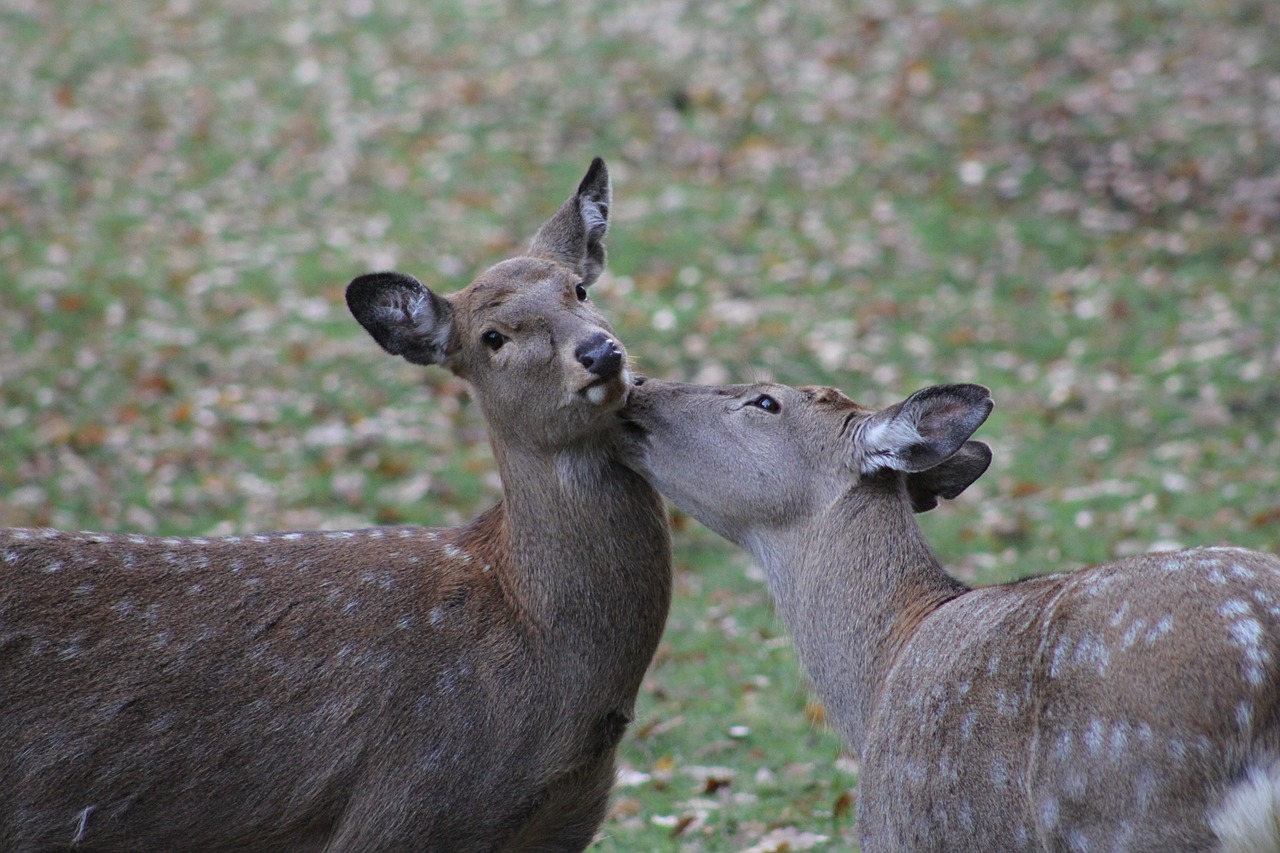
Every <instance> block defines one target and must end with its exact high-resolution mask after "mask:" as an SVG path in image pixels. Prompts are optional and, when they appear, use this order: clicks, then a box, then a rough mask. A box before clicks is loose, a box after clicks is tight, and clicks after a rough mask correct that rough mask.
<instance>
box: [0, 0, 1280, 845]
mask: <svg viewBox="0 0 1280 853" xmlns="http://www.w3.org/2000/svg"><path fill="white" fill-rule="evenodd" d="M1277 32H1280V5H1277V4H1275V3H1273V2H1270V1H1269V0H1254V2H1248V0H1221V2H1211V3H1205V2H1195V3H1193V2H1190V0H1163V2H1149V0H1143V2H1136V3H1113V2H1087V3H1086V2H1066V3H1063V2H1048V0H1035V2H1014V0H991V2H977V0H973V2H964V3H932V2H919V3H912V2H906V3H894V4H890V3H885V2H878V0H868V2H864V3H859V4H854V5H853V6H851V5H850V4H848V3H842V2H834V0H831V2H823V0H813V2H805V3H800V4H792V7H790V8H784V7H783V6H782V5H779V4H772V3H764V2H748V1H747V0H735V1H734V2H720V0H709V1H708V0H698V1H697V2H694V0H664V2H660V3H648V4H632V3H621V2H609V3H588V2H573V3H560V4H551V3H532V4H506V3H498V2H474V0H466V2H462V0H440V1H439V2H434V3H430V4H421V3H413V2H408V0H346V2H342V3H329V2H319V0H293V1H292V2H287V3H279V4H274V5H273V6H272V7H271V8H268V9H263V8H262V4H260V3H249V2H244V0H231V2H229V3H220V4H206V3H201V2H196V0H172V2H168V3H161V2H141V0H123V1H122V2H116V3H111V4H93V6H92V8H84V7H83V4H74V3H70V2H64V0H13V2H8V3H6V4H5V7H4V9H3V10H0V52H2V53H3V55H4V56H5V74H4V75H3V77H2V78H0V116H3V119H2V120H0V308H2V310H0V449H2V451H3V452H0V524H3V525H52V526H56V527H60V528H71V529H80V528H88V529H95V530H108V531H130V532H160V533H164V534H170V535H182V534H192V535H194V534H210V533H232V532H246V531H259V530H277V529H299V528H318V527H322V528H335V527H350V526H359V525H367V524H373V523H402V522H404V523H421V524H450V523H455V522H458V521H460V520H462V519H465V518H468V517H470V516H471V515H473V514H475V513H476V512H477V511H479V510H480V509H482V508H483V507H485V506H487V505H489V504H490V503H492V502H493V501H494V500H495V498H496V496H497V487H498V483H497V481H496V477H495V474H494V469H493V465H492V462H491V457H490V452H489V449H488V446H487V443H486V438H485V433H484V425H483V423H482V422H481V420H480V419H479V417H478V415H477V413H476V411H475V407H474V405H472V404H471V403H470V402H469V400H468V398H467V394H466V391H465V388H464V386H463V385H462V384H460V383H459V382H457V381H456V380H453V379H451V378H449V377H447V376H446V375H445V374H443V373H441V372H432V371H429V370H422V369H418V368H414V367H412V366H409V365H406V364H403V363H401V362H398V361H395V360H393V359H390V358H388V357H385V356H383V355H382V354H381V353H380V352H379V351H377V349H376V347H375V346H374V345H373V344H372V342H371V341H370V340H369V339H368V338H367V336H366V335H365V334H364V332H363V331H362V330H361V329H359V327H358V326H357V325H356V324H355V322H354V321H353V320H352V319H351V318H350V317H349V316H348V314H347V312H346V308H345V306H344V304H343V301H342V292H343V288H344V287H345V285H346V283H347V281H349V280H350V279H351V278H352V277H354V276H355V275H358V274H360V273H363V272H368V271H371V270H374V269H385V268H394V269H397V270H401V271H404V272H409V273H413V274H415V275H417V276H419V277H420V278H422V279H423V280H424V281H427V282H428V283H429V284H431V285H432V286H436V287H439V288H441V289H443V290H451V289H456V288H458V287H461V286H463V285H464V284H465V283H466V282H467V281H469V280H470V278H471V276H472V275H474V274H475V273H476V272H477V271H479V270H480V269H482V268H483V267H484V266H487V265H488V264H489V263H491V262H493V261H496V260H499V259H501V258H503V257H506V256H509V255H511V254H513V253H515V252H517V251H519V250H520V249H521V248H522V247H523V246H524V245H525V244H526V242H527V240H528V238H529V237H530V236H531V235H532V231H533V229H534V228H535V227H536V225H537V224H538V223H539V222H540V221H541V220H542V219H543V218H545V217H546V216H547V215H549V214H550V213H551V212H552V211H553V210H554V209H555V207H556V206H557V205H558V204H559V203H560V202H561V201H562V200H563V199H564V198H565V197H567V196H568V194H569V192H570V191H571V190H572V188H573V186H574V184H575V182H576V181H577V179H578V178H579V177H580V176H581V174H582V173H583V171H584V170H585V169H586V166H587V164H588V163H589V162H590V159H591V157H592V156H594V155H597V154H599V155H601V156H604V157H605V158H606V159H607V160H608V162H609V165H610V170H611V173H612V175H613V179H614V193H615V198H614V207H613V228H612V232H611V236H610V240H609V249H610V266H609V270H608V272H607V273H606V274H605V277H604V278H603V280H602V281H601V283H600V285H599V286H598V287H597V288H595V289H593V295H592V298H593V299H594V300H595V301H596V302H597V303H598V304H599V305H600V306H601V307H602V309H603V310H604V312H605V313H606V314H607V315H608V316H609V317H610V318H612V320H613V321H614V324H615V326H616V328H617V330H618V331H619V333H620V335H621V337H622V339H623V340H624V341H625V342H626V344H627V347H628V349H629V351H630V352H631V354H632V356H633V360H634V363H635V367H636V369H637V370H639V371H641V372H644V373H648V374H651V375H655V376H663V377H667V378H681V379H688V380H697V381H724V380H744V379H751V378H757V377H768V378H773V379H777V380H781V381H786V382H797V383H798V382H823V383H830V384H835V385H838V386H839V387H841V388H843V389H844V390H845V391H846V392H847V393H849V394H850V395H851V396H852V397H854V398H855V399H857V400H859V401H861V402H865V403H868V404H881V403H888V402H892V401H895V400H898V399H901V398H902V397H904V396H905V395H906V394H908V393H910V392H911V391H913V390H915V389H917V388H919V387H922V386H924V385H928V384H932V383H936V382H951V381H974V382H981V383H983V384H985V385H987V386H989V387H990V388H991V389H992V393H993V396H994V398H995V400H996V406H997V408H996V412H995V414H994V415H993V416H992V417H991V419H990V420H989V421H988V423H987V424H986V425H985V426H984V427H983V428H982V430H981V431H980V433H979V436H978V437H980V438H982V439H984V440H986V441H988V442H990V443H991V445H992V446H993V448H994V451H995V462H994V464H993V466H992V469H991V470H990V472H989V473H988V474H987V475H986V476H985V477H984V478H983V479H982V480H981V481H980V482H979V483H978V484H976V485H975V486H974V487H973V488H972V489H970V490H969V491H968V492H967V493H966V494H965V495H964V496H962V497H961V498H960V500H958V501H957V502H955V503H954V504H950V505H947V506H944V507H943V508H940V509H939V510H937V511H935V512H933V513H930V514H929V515H928V516H924V517H922V523H923V525H924V527H925V529H926V532H927V534H928V536H929V537H930V539H931V540H932V542H933V543H934V544H935V546H936V548H937V550H938V552H939V553H940V555H941V556H942V557H943V560H944V562H945V563H946V564H947V565H948V566H949V567H950V568H951V570H952V571H954V572H955V573H956V574H957V575H959V576H960V577H962V578H963V579H965V580H967V581H970V582H993V581H999V580H1004V579H1008V578H1012V577H1017V576H1020V575H1024V574H1029V573H1033V572H1042V571H1047V570H1050V569H1058V568H1063V567H1071V566H1078V565H1083V564H1086V563H1090V562H1096V561H1100V560H1104V559H1108V558H1110V557H1113V556H1117V555H1122V554H1127V553H1133V552H1137V551H1143V550H1147V549H1150V548H1156V547H1168V546H1173V545H1175V544H1181V545H1191V544H1208V543H1233V544H1239V545H1246V546H1251V547H1258V548H1264V549H1275V548H1276V547H1277V544H1278V539H1280V537H1278V536H1277V530H1280V490H1278V489H1277V471H1280V438H1278V437H1277V429H1276V424H1277V420H1278V418H1280V390H1277V383H1276V378H1275V377H1276V376H1277V374H1278V373H1280V331H1278V330H1280V271H1278V267H1277V264H1278V261H1277V253H1278V252H1280V244H1278V241H1277V238H1276V234H1277V226H1278V225H1280V39H1277V38H1276V37H1275V36H1276V33H1277ZM675 521H676V528H677V529H676V534H675V535H676V542H677V546H678V550H677V564H678V569H679V578H678V586H677V596H676V601H675V606H674V610H673V613H672V618H671V622H670V627H669V630H668V631H667V634H666V638H665V641H664V644H663V646H662V649H661V650H660V653H659V655H658V658H657V660H656V661H655V663H654V666H653V667H652V669H651V672H650V674H649V677H648V678H647V680H646V682H645V686H644V690H643V692H642V695H641V697H640V705H639V720H638V722H637V726H636V727H635V729H634V730H633V732H632V733H631V734H630V735H629V736H628V737H627V738H626V740H625V742H624V746H623V753H622V761H623V764H624V772H623V774H622V777H621V785H620V787H619V791H618V797H617V800H616V806H615V808H614V811H613V814H612V816H611V817H610V819H609V821H608V823H607V824H606V826H605V829H604V838H603V839H602V840H601V841H600V842H599V843H598V844H597V846H596V849H598V850H601V851H614V850H617V851H624V850H626V851H631V850H679V851H738V850H745V849H752V850H756V851H768V850H781V849H792V850H797V849H803V848H804V847H805V846H806V845H814V846H815V849H821V848H827V849H847V848H848V847H849V846H850V845H851V844H852V841H851V839H852V833H853V823H854V819H855V815H854V813H853V812H854V809H853V808H852V805H851V795H850V792H851V791H853V790H854V788H855V785H856V781H857V765H856V763H855V762H853V761H852V760H850V759H848V758H842V757H841V747H840V743H839V739H838V738H837V737H836V736H835V735H834V734H833V733H832V732H830V731H829V730H827V729H826V727H825V726H824V725H823V722H822V711H821V708H820V707H818V706H816V705H813V704H810V703H808V702H807V694H806V691H805V687H804V682H803V680H802V678H801V676H800V675H799V672H798V670H797V668H796V665H795V661H794V656H793V653H792V649H791V646H790V644H789V642H788V640H787V637H786V634H785V632H784V631H783V629H782V626H781V625H780V624H779V622H778V620H777V618H776V617H775V616H774V614H773V613H772V612H771V610H770V609H769V605H768V600H767V597H766V595H765V593H764V589H763V586H762V584H761V583H760V581H759V577H758V575H757V573H756V572H755V570H754V569H753V568H752V566H751V565H750V563H749V561H748V560H746V559H745V558H744V557H743V556H742V555H741V554H739V553H737V552H735V551H734V550H733V549H731V548H730V547H728V546H727V545H724V544H723V543H721V542H720V541H719V540H717V539H716V538H715V537H713V536H712V535H711V534H709V533H708V532H707V531H705V530H704V529H702V528H701V527H699V526H698V525H697V524H696V523H694V522H691V521H687V520H686V519H683V518H681V517H680V516H678V515H677V516H676V517H675Z"/></svg>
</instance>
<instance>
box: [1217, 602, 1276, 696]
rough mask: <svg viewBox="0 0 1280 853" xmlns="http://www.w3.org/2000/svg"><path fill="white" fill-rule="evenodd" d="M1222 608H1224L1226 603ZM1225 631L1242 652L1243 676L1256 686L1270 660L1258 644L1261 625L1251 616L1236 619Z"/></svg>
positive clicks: (1263, 675) (1261, 679) (1269, 655)
mask: <svg viewBox="0 0 1280 853" xmlns="http://www.w3.org/2000/svg"><path fill="white" fill-rule="evenodd" d="M1228 603H1230V602H1228ZM1240 603H1241V604H1243V603H1244V602H1240ZM1246 608H1247V605H1246ZM1223 609H1224V610H1225V609H1226V605H1224V606H1223ZM1227 631H1228V633H1229V634H1230V635H1231V640H1232V642H1234V643H1235V644H1236V645H1238V646H1239V647H1240V649H1241V651H1243V652H1244V677H1245V678H1247V679H1248V680H1249V683H1250V684H1252V685H1254V686H1255V687H1256V686H1257V685H1259V684H1261V683H1262V681H1263V679H1264V678H1265V676H1266V666H1267V664H1268V663H1270V661H1271V654H1270V653H1269V652H1268V651H1267V650H1266V649H1264V648H1263V647H1262V646H1261V645H1260V641H1261V639H1262V625H1261V624H1259V622H1258V620H1257V619H1254V618H1252V617H1250V618H1247V619H1237V620H1236V621H1235V622H1232V623H1231V627H1230V628H1229V629H1227Z"/></svg>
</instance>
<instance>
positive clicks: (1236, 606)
mask: <svg viewBox="0 0 1280 853" xmlns="http://www.w3.org/2000/svg"><path fill="white" fill-rule="evenodd" d="M1218 612H1219V613H1221V614H1222V615H1223V616H1240V615H1241V614H1244V613H1248V612H1249V605H1248V603H1246V602H1244V601H1241V600H1240V599H1238V598H1233V599H1231V600H1230V601H1228V602H1226V603H1225V604H1223V605H1222V606H1221V607H1219V608H1218Z"/></svg>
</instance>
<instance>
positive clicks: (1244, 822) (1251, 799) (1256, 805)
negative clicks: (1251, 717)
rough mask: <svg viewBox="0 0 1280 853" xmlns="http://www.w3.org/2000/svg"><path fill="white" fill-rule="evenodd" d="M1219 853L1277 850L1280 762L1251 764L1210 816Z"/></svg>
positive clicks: (1279, 807) (1279, 836) (1279, 821)
mask: <svg viewBox="0 0 1280 853" xmlns="http://www.w3.org/2000/svg"><path fill="white" fill-rule="evenodd" d="M1209 825H1210V826H1211V827H1212V828H1213V831H1214V833H1215V834H1216V835H1217V836H1218V843H1219V846H1218V851H1219V853H1261V851H1278V850H1280V762H1275V763H1272V764H1270V765H1268V766H1266V767H1254V768H1253V769H1252V770H1250V771H1249V775H1248V776H1247V777H1245V779H1244V781H1242V782H1240V783H1239V784H1237V785H1236V786H1235V787H1234V788H1232V789H1231V790H1230V791H1228V792H1227V795H1226V797H1225V798H1223V801H1222V805H1221V806H1220V807H1219V808H1218V810H1217V811H1216V812H1215V813H1214V814H1213V815H1212V816H1211V817H1210V818H1209Z"/></svg>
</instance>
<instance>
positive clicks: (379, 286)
mask: <svg viewBox="0 0 1280 853" xmlns="http://www.w3.org/2000/svg"><path fill="white" fill-rule="evenodd" d="M347 307H348V308H350V309H351V314H352V315H353V316H354V317H355V318H356V320H358V321H359V323H360V325H361V326H364V328H365V330H366V331H367V332H368V333H369V334H370V335H373V339H374V340H375V341H377V342H378V345H379V346H381V347H382V348H383V349H384V350H386V351H387V352H389V353H391V354H392V355H399V356H404V358H405V360H406V361H410V362H413V363H414V364H440V363H441V362H443V361H444V360H445V356H446V354H447V352H448V343H449V336H450V334H451V333H452V331H453V306H452V305H450V304H449V301H448V300H447V299H445V298H443V297H441V296H437V295H436V294H434V293H432V292H431V291H430V290H429V289H427V288H426V287H425V286H424V285H423V284H422V282H420V281H418V280H417V279H416V278H414V277H413V276H411V275H403V274H401V273H396V272H375V273H369V274H368V275H362V276H360V277H359V278H357V279H354V280H353V281H352V282H351V284H349V285H347Z"/></svg>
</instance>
